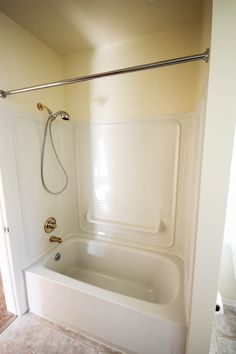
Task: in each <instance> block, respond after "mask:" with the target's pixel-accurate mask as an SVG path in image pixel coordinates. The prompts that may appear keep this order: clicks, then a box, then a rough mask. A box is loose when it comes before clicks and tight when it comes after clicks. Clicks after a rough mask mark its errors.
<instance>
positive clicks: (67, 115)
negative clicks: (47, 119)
mask: <svg viewBox="0 0 236 354" xmlns="http://www.w3.org/2000/svg"><path fill="white" fill-rule="evenodd" d="M58 116H61V118H62V119H64V120H70V118H71V117H70V115H69V113H67V112H65V111H58V112H56V113H54V114H53V115H52V119H56V118H57V117H58Z"/></svg>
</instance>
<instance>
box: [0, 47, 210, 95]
mask: <svg viewBox="0 0 236 354" xmlns="http://www.w3.org/2000/svg"><path fill="white" fill-rule="evenodd" d="M209 53H210V49H209V48H207V49H206V50H205V52H204V53H201V54H195V55H189V56H185V57H179V58H174V59H168V60H162V61H157V62H153V63H148V64H141V65H136V66H131V67H127V68H122V69H117V70H111V71H105V72H101V73H97V74H91V75H87V76H80V77H74V78H71V79H65V80H62V81H55V82H48V83H46V84H41V85H37V86H30V87H23V88H20V89H15V90H11V91H4V90H0V97H1V98H6V97H7V96H10V95H15V94H18V93H23V92H30V91H36V90H42V89H46V88H50V87H58V86H64V85H69V84H76V83H78V82H83V81H89V80H94V79H99V78H102V77H108V76H114V75H120V74H126V73H132V72H137V71H143V70H150V69H156V68H162V67H164V66H170V65H176V64H182V63H189V62H191V61H199V60H203V61H204V62H205V63H207V62H208V60H209Z"/></svg>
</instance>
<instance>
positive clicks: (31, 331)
mask: <svg viewBox="0 0 236 354" xmlns="http://www.w3.org/2000/svg"><path fill="white" fill-rule="evenodd" d="M0 353H1V354H30V353H38V354H54V353H55V354H126V353H124V352H121V351H119V350H117V349H115V348H111V347H108V346H107V345H105V344H102V343H99V342H97V341H95V340H93V339H91V338H88V337H86V336H84V335H82V334H80V333H77V332H74V331H71V330H70V329H68V328H65V327H63V326H61V325H59V324H56V323H54V322H50V321H48V320H46V319H43V318H41V317H38V316H36V315H34V314H32V313H27V314H25V315H24V316H22V317H21V318H18V319H16V320H15V321H14V322H12V323H11V324H10V326H9V327H8V328H6V329H5V330H4V331H3V332H2V333H1V334H0Z"/></svg>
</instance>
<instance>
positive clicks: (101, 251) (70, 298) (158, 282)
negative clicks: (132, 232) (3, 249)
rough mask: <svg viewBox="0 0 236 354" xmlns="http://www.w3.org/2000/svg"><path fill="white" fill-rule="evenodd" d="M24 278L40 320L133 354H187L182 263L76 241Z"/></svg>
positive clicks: (100, 243)
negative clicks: (79, 332)
mask: <svg viewBox="0 0 236 354" xmlns="http://www.w3.org/2000/svg"><path fill="white" fill-rule="evenodd" d="M58 253H59V254H60V259H59V260H57V261H56V260H55V256H56V254H58ZM25 274H26V284H27V293H28V301H29V309H30V311H32V312H33V313H35V314H38V315H40V316H43V317H46V318H49V319H51V320H54V321H57V322H60V323H63V324H65V325H68V326H69V327H71V328H73V329H78V330H80V331H82V332H84V333H87V334H88V333H89V334H91V335H93V336H94V337H96V338H98V339H100V340H101V341H104V342H107V343H113V344H115V345H117V346H119V347H120V348H121V349H122V348H123V350H125V351H126V352H128V353H138V354H183V353H184V349H185V338H186V323H185V311H184V292H183V265H182V261H181V260H180V259H179V258H178V257H175V256H173V255H163V254H157V253H154V252H148V251H142V250H138V249H134V248H130V247H125V246H120V245H114V244H110V243H108V242H103V241H96V240H90V239H85V238H78V237H74V238H69V239H68V240H67V241H65V242H63V243H62V244H60V245H58V246H57V247H56V248H55V249H54V250H53V251H52V252H51V253H50V254H48V255H47V256H46V257H44V258H43V259H42V260H41V261H40V263H38V264H36V265H35V266H33V267H31V268H30V269H28V270H26V272H25Z"/></svg>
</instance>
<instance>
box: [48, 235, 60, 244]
mask: <svg viewBox="0 0 236 354" xmlns="http://www.w3.org/2000/svg"><path fill="white" fill-rule="evenodd" d="M49 241H50V242H58V243H62V241H63V240H62V238H61V237H58V236H51V237H50V239H49Z"/></svg>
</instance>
